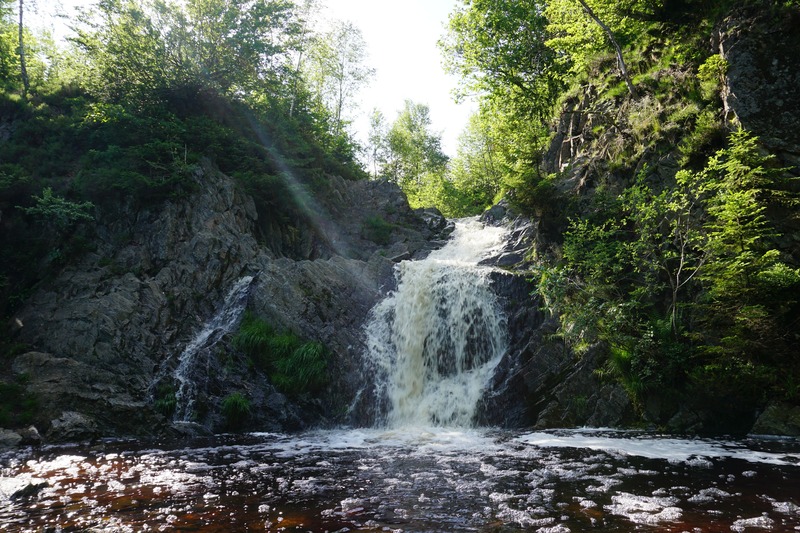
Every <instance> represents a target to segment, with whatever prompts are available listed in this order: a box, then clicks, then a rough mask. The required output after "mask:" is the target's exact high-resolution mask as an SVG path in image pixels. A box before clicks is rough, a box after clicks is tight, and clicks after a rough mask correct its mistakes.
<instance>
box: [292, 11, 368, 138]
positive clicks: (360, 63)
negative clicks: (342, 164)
mask: <svg viewBox="0 0 800 533" xmlns="http://www.w3.org/2000/svg"><path fill="white" fill-rule="evenodd" d="M309 54H310V58H309V61H308V62H307V64H306V69H307V73H306V76H307V78H308V80H309V83H310V84H311V87H312V90H313V91H314V92H315V93H316V96H317V98H318V99H319V101H320V102H322V103H323V104H324V105H325V107H326V108H327V110H328V112H329V113H330V114H331V116H332V122H333V134H334V135H340V134H341V133H342V131H343V128H344V124H345V118H344V115H345V112H346V111H347V110H348V109H349V108H351V107H352V106H353V104H354V97H355V95H356V94H357V93H358V91H359V89H361V87H363V85H364V84H365V83H366V82H367V80H368V79H369V78H370V77H371V76H372V75H373V74H374V72H375V70H374V69H372V68H370V67H367V66H366V65H365V61H366V58H367V48H366V43H365V42H364V38H363V36H362V35H361V30H359V29H358V28H357V27H356V26H354V25H353V24H352V23H351V22H342V21H336V22H334V23H333V25H332V27H331V29H330V30H328V31H327V32H326V33H324V34H323V35H321V36H320V37H319V38H317V39H316V40H314V42H313V44H312V47H311V49H310V51H309Z"/></svg>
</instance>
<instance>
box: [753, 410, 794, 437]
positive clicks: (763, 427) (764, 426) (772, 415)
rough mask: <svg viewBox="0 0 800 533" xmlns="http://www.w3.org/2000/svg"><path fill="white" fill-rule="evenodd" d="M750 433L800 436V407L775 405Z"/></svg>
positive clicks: (765, 413)
mask: <svg viewBox="0 0 800 533" xmlns="http://www.w3.org/2000/svg"><path fill="white" fill-rule="evenodd" d="M750 433H752V434H754V435H786V436H791V437H798V436H800V406H797V405H789V404H785V403H775V404H772V405H770V406H768V407H767V408H766V409H765V410H764V412H763V413H761V416H759V417H758V419H757V420H756V423H755V425H754V426H753V429H751V430H750Z"/></svg>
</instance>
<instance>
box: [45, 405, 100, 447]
mask: <svg viewBox="0 0 800 533" xmlns="http://www.w3.org/2000/svg"><path fill="white" fill-rule="evenodd" d="M98 436H99V435H98V432H97V423H96V422H95V421H94V420H93V419H92V418H90V417H88V416H86V415H84V414H82V413H78V412H76V411H64V412H63V413H61V416H59V417H58V418H56V419H55V420H52V421H51V422H50V429H49V430H48V431H47V438H48V439H49V440H52V441H57V442H76V441H81V440H89V439H94V438H96V437H98Z"/></svg>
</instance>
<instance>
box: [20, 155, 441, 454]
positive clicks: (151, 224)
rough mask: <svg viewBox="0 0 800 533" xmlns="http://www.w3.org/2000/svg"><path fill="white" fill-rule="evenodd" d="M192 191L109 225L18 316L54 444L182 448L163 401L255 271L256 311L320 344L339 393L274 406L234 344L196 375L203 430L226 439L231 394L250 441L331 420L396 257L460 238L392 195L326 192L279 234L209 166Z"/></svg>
mask: <svg viewBox="0 0 800 533" xmlns="http://www.w3.org/2000/svg"><path fill="white" fill-rule="evenodd" d="M194 179H195V181H196V182H197V188H196V192H195V193H193V194H192V195H191V196H190V197H188V198H184V199H175V200H170V201H166V202H164V203H163V204H160V205H152V206H148V207H147V208H144V209H141V208H135V207H134V206H132V205H125V204H124V203H123V204H122V205H120V206H118V209H117V211H116V212H113V213H112V212H111V211H109V212H104V213H101V214H100V217H99V218H98V220H97V224H96V233H97V236H98V237H97V242H96V243H94V244H95V245H96V248H95V249H94V251H92V252H89V253H87V254H85V255H84V256H83V257H82V258H81V259H80V260H79V261H78V262H76V263H73V264H70V265H67V266H66V267H65V268H64V269H63V270H62V272H61V273H60V274H59V275H58V276H57V277H56V278H55V279H53V280H52V281H51V282H49V283H43V284H42V285H41V286H40V287H39V289H38V290H37V291H36V292H35V293H34V294H33V295H32V296H31V298H30V299H29V300H28V301H27V302H26V304H25V305H24V307H23V308H22V309H21V310H20V312H19V313H18V315H17V320H18V321H19V323H20V324H24V326H22V327H20V328H17V330H15V332H14V335H15V339H14V340H15V342H20V343H25V344H27V345H29V346H31V347H32V351H30V352H28V353H26V354H22V355H20V356H18V357H17V358H16V359H15V360H14V361H13V367H12V368H13V371H14V373H16V374H17V375H25V376H27V378H28V382H27V389H28V391H29V392H30V393H32V394H34V395H35V396H36V397H37V398H38V400H39V405H40V410H39V413H38V414H37V416H36V418H35V420H34V422H35V423H36V424H37V425H38V426H39V427H42V428H44V427H48V426H50V425H51V421H53V424H52V425H53V427H51V428H50V429H49V430H48V431H47V432H46V436H47V438H48V440H63V439H66V440H72V439H75V438H85V437H84V436H93V435H103V436H113V435H116V436H128V435H143V436H156V435H159V434H161V433H165V434H171V433H173V432H174V431H175V430H174V428H170V422H171V421H170V420H169V417H168V416H164V414H163V413H162V412H159V411H158V410H156V408H155V404H156V402H157V400H159V397H158V392H159V390H160V389H159V387H161V388H162V390H163V391H166V392H164V394H169V391H170V389H172V391H173V394H174V390H175V387H176V383H175V382H174V380H173V379H172V376H173V373H174V371H175V368H176V367H177V365H178V360H179V357H180V354H181V353H182V351H183V349H184V348H185V347H186V346H187V345H188V344H189V343H190V342H191V341H192V340H193V339H194V338H196V336H197V335H198V334H200V333H201V332H202V331H203V328H204V326H205V325H206V324H207V323H208V321H209V320H210V319H211V318H212V317H213V316H214V315H215V313H217V312H218V311H219V310H220V308H221V307H222V304H223V302H224V300H225V298H226V295H227V292H228V291H229V290H230V288H231V287H232V286H234V284H235V283H236V282H237V281H238V280H240V279H242V278H243V277H245V276H248V275H252V274H254V273H256V272H260V275H259V276H258V279H257V280H256V281H255V282H254V283H253V287H252V290H251V293H250V295H249V297H248V308H249V310H250V311H252V312H253V313H255V314H257V315H258V316H260V317H262V318H264V319H266V320H267V321H268V322H270V323H271V324H272V325H273V326H275V327H276V328H278V329H287V330H291V331H293V332H294V333H295V334H297V335H298V336H300V337H301V338H303V339H309V340H316V341H321V342H323V343H324V344H325V345H326V346H327V347H328V349H329V350H330V352H331V357H330V375H331V385H330V387H329V388H328V389H326V390H324V391H322V392H321V393H319V394H318V395H319V396H321V397H322V399H323V401H322V402H314V401H307V400H301V399H298V398H287V399H286V402H285V403H281V404H280V405H278V404H277V403H275V400H274V399H273V400H269V401H268V399H269V398H270V397H271V395H272V394H274V393H275V392H276V391H275V389H274V387H273V386H272V384H271V383H270V380H269V377H268V376H267V375H266V374H265V373H264V372H263V371H262V370H258V369H254V368H253V365H252V364H250V365H248V363H247V360H246V357H245V356H244V355H243V354H241V353H240V352H238V351H237V350H236V349H235V348H233V347H232V346H231V342H230V341H231V339H230V334H229V333H227V334H224V335H222V338H221V339H218V344H216V345H214V346H209V347H208V349H207V350H206V351H205V352H204V353H203V355H202V357H201V358H200V359H199V360H198V362H199V372H200V373H202V374H204V376H205V377H204V380H203V382H202V383H201V384H199V387H200V389H202V390H199V391H198V405H197V407H198V409H197V412H196V413H195V415H196V422H197V423H199V424H200V425H201V426H202V427H203V428H204V430H205V431H208V430H219V429H220V428H222V427H223V426H224V418H223V417H222V416H221V414H220V405H221V402H222V399H224V398H225V397H226V396H228V395H229V394H231V393H233V392H242V393H246V395H247V397H248V399H249V401H250V402H251V409H252V413H253V415H252V416H251V417H250V419H249V420H248V424H249V426H248V427H247V429H254V430H255V429H269V430H281V429H296V428H299V427H308V426H309V425H312V424H314V423H317V422H321V421H325V423H327V421H328V420H335V419H336V413H344V412H345V411H346V408H345V407H346V405H347V404H348V402H349V401H350V400H351V399H352V396H353V395H354V394H355V391H357V390H358V388H359V387H360V385H361V383H360V381H361V378H360V376H359V375H358V363H359V358H360V355H361V352H362V350H363V343H364V340H363V338H362V335H361V331H360V327H361V324H363V321H364V319H365V317H366V316H367V314H368V313H369V311H370V309H371V308H372V306H374V305H375V303H376V302H377V301H378V300H380V299H381V298H382V297H383V296H384V295H385V294H386V292H387V291H389V290H391V289H392V288H393V284H394V280H393V276H392V268H393V262H392V260H391V259H390V258H393V259H395V260H401V259H405V258H411V257H419V256H422V255H424V254H426V253H427V252H428V251H429V250H431V249H434V248H436V247H437V246H439V245H440V244H441V242H440V239H442V238H444V236H445V235H446V234H447V231H448V228H451V227H452V224H451V223H450V222H448V221H447V220H446V219H445V218H444V217H442V216H441V213H438V211H435V210H424V211H423V212H415V211H413V210H412V209H411V208H410V207H409V206H408V203H407V201H406V198H405V195H404V194H403V193H402V191H401V190H400V189H399V187H397V185H395V184H392V183H388V182H382V181H369V180H363V181H345V180H343V179H341V178H337V177H330V183H329V185H330V187H329V189H330V190H326V191H325V192H324V194H323V195H322V196H321V197H320V198H317V199H311V202H312V204H313V205H312V207H313V209H311V210H309V212H308V213H303V214H302V215H298V217H297V218H296V219H293V220H286V221H284V220H276V219H274V213H267V212H262V213H259V212H258V209H257V206H256V204H255V203H254V201H253V199H252V198H251V197H250V196H248V195H246V194H245V193H244V192H243V191H242V190H241V189H240V188H239V186H238V185H237V183H236V182H235V181H234V180H233V179H231V178H229V177H227V176H225V175H223V174H221V173H220V172H219V171H216V170H215V169H213V168H211V167H210V166H209V165H206V166H205V167H204V168H202V169H200V170H199V171H198V172H197V173H196V174H195V175H194ZM328 193H330V194H328ZM334 193H335V194H334ZM376 217H380V218H381V220H382V221H383V223H385V224H386V225H387V226H388V227H389V228H391V232H390V235H389V237H388V242H386V243H385V244H378V243H376V242H373V241H370V240H368V239H364V238H363V235H364V231H363V229H364V227H365V225H366V224H367V222H368V221H369V220H374V219H376ZM161 399H162V400H163V398H161ZM162 403H163V402H162ZM301 404H302V408H301V407H300V405H301ZM270 406H271V407H270ZM162 407H163V405H162ZM64 412H68V413H80V414H81V416H83V417H84V418H83V419H77V418H75V417H74V416H73V415H66V418H64V416H65V415H63V414H62V413H64ZM167 414H168V413H167Z"/></svg>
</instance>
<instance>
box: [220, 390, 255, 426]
mask: <svg viewBox="0 0 800 533" xmlns="http://www.w3.org/2000/svg"><path fill="white" fill-rule="evenodd" d="M222 415H223V416H224V417H225V422H226V424H227V425H228V426H229V427H239V426H241V425H242V424H243V423H244V422H246V421H247V418H248V417H249V416H250V400H248V399H247V397H246V396H245V395H244V394H242V393H241V392H234V393H232V394H229V395H228V396H226V397H225V398H224V399H223V400H222Z"/></svg>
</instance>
